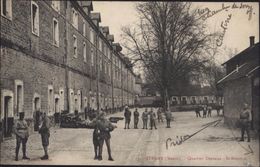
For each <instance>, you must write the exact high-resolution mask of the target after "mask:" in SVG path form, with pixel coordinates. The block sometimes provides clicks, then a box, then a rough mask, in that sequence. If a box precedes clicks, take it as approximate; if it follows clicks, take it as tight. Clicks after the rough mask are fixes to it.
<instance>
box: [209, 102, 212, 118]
mask: <svg viewBox="0 0 260 167" xmlns="http://www.w3.org/2000/svg"><path fill="white" fill-rule="evenodd" d="M211 110H212V107H211V105H209V106H208V117H211Z"/></svg>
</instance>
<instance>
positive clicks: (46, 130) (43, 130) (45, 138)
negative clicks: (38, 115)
mask: <svg viewBox="0 0 260 167" xmlns="http://www.w3.org/2000/svg"><path fill="white" fill-rule="evenodd" d="M39 133H40V134H41V138H42V146H43V149H44V156H43V157H41V160H47V159H49V155H48V146H49V137H50V120H49V118H48V116H47V115H46V113H42V120H41V124H40V128H39Z"/></svg>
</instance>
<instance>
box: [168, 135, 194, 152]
mask: <svg viewBox="0 0 260 167" xmlns="http://www.w3.org/2000/svg"><path fill="white" fill-rule="evenodd" d="M189 138H190V135H185V136H180V137H179V136H176V140H173V139H172V138H168V139H167V140H166V149H167V150H168V148H169V147H174V146H176V145H181V144H182V143H183V142H184V141H185V140H187V139H189Z"/></svg>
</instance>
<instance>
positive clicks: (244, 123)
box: [240, 103, 252, 142]
mask: <svg viewBox="0 0 260 167" xmlns="http://www.w3.org/2000/svg"><path fill="white" fill-rule="evenodd" d="M251 121H252V115H251V111H250V109H249V108H248V104H247V103H245V104H244V108H243V110H242V111H241V112H240V124H241V139H240V141H244V133H245V131H246V133H247V141H248V142H250V129H249V128H250V123H251Z"/></svg>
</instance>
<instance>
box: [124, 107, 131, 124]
mask: <svg viewBox="0 0 260 167" xmlns="http://www.w3.org/2000/svg"><path fill="white" fill-rule="evenodd" d="M131 115H132V113H131V111H130V110H129V109H128V107H127V106H126V108H125V113H124V116H125V128H124V129H126V127H127V128H128V129H129V124H130V121H131Z"/></svg>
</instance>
